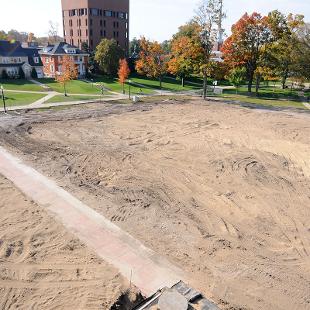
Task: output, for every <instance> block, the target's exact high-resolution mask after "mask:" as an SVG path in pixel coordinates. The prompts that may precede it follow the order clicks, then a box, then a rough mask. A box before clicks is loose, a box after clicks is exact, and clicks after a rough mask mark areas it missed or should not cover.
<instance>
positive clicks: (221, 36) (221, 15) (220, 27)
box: [217, 0, 226, 51]
mask: <svg viewBox="0 0 310 310" xmlns="http://www.w3.org/2000/svg"><path fill="white" fill-rule="evenodd" d="M223 6H224V5H223V0H219V16H218V25H217V26H218V51H220V49H221V47H222V45H223V43H224V29H223V19H224V18H225V17H226V14H225V13H223Z"/></svg>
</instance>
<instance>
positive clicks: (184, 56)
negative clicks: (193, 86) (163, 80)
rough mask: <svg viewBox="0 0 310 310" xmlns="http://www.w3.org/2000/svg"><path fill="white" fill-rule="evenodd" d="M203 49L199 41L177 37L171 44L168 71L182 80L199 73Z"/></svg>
mask: <svg viewBox="0 0 310 310" xmlns="http://www.w3.org/2000/svg"><path fill="white" fill-rule="evenodd" d="M202 57H203V49H202V47H201V45H200V44H199V42H197V40H194V39H193V38H190V37H188V36H176V37H175V38H174V39H173V40H172V43H171V59H170V60H169V62H168V71H169V72H170V73H171V74H173V75H176V76H177V77H178V78H180V79H181V80H182V86H183V87H184V85H185V82H184V79H185V78H186V77H188V76H190V75H191V74H192V73H195V72H197V71H199V64H200V60H201V58H202Z"/></svg>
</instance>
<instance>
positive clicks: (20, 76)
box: [18, 67, 25, 80]
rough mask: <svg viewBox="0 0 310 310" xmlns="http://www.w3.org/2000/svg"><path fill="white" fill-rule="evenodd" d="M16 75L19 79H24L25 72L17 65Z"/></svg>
mask: <svg viewBox="0 0 310 310" xmlns="http://www.w3.org/2000/svg"><path fill="white" fill-rule="evenodd" d="M18 76H19V78H20V79H21V80H24V79H25V72H24V70H23V68H22V67H19V71H18Z"/></svg>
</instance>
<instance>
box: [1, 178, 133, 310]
mask: <svg viewBox="0 0 310 310" xmlns="http://www.w3.org/2000/svg"><path fill="white" fill-rule="evenodd" d="M0 193H1V195H0V214H1V217H0V309H2V310H6V309H17V308H18V309H49V310H50V309H109V308H110V306H111V305H112V304H113V303H114V302H115V301H116V300H117V298H118V297H119V296H120V295H121V292H122V291H124V290H125V287H126V285H128V284H127V283H126V282H125V281H124V279H123V278H122V277H121V276H120V275H119V274H118V272H117V270H115V269H114V268H113V267H111V266H109V265H108V264H106V263H104V262H103V261H102V260H100V259H99V258H97V257H96V255H94V254H93V253H92V252H91V251H90V250H88V249H87V248H86V247H85V246H84V245H83V244H81V242H79V241H78V240H77V239H76V238H74V237H73V236H72V235H70V234H69V233H67V232H66V230H65V228H64V227H63V226H61V225H60V224H58V223H57V222H56V221H55V220H54V219H53V218H52V217H51V216H50V215H48V214H47V213H46V212H45V211H44V210H42V208H40V207H38V206H37V205H35V204H34V203H33V202H31V201H29V200H28V199H27V198H26V197H25V196H24V195H23V194H22V193H20V192H19V191H18V190H16V189H15V188H14V187H13V185H12V184H11V183H10V182H9V181H8V180H6V179H4V178H3V177H2V176H0Z"/></svg>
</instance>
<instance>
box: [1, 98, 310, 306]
mask: <svg viewBox="0 0 310 310" xmlns="http://www.w3.org/2000/svg"><path fill="white" fill-rule="evenodd" d="M309 120H310V117H309V114H306V113H300V114H297V113H292V112H289V113H284V112H270V111H264V110H259V111H258V110H251V109H245V108H239V107H234V106H228V105H224V104H220V103H214V104H209V105H208V104H205V103H200V102H196V103H191V102H188V103H184V104H173V105H170V104H169V105H165V104H159V105H144V104H141V105H136V106H124V105H123V106H121V105H115V106H104V107H103V106H99V105H97V106H91V107H88V108H87V109H86V110H85V109H84V108H75V109H72V110H68V111H58V112H54V113H52V112H49V113H48V114H37V113H32V114H31V113H30V114H29V113H28V114H27V116H20V117H19V119H18V122H23V123H24V124H23V125H22V126H19V127H17V126H16V124H17V119H14V120H11V119H9V120H7V121H4V122H2V125H1V126H2V127H3V128H4V130H5V131H8V132H9V133H8V134H3V135H2V134H1V135H0V139H2V143H3V144H5V145H6V146H7V147H10V148H11V150H13V151H14V150H15V151H16V152H19V154H20V155H21V156H22V155H23V156H24V159H25V160H28V161H29V162H30V163H31V164H32V165H34V166H35V167H36V168H37V169H39V170H41V171H42V172H43V173H44V174H46V175H48V176H51V177H52V178H54V179H55V180H56V181H57V182H58V183H59V184H61V185H62V186H64V187H65V188H66V189H67V190H69V191H70V192H71V193H72V194H74V195H76V196H77V197H78V198H79V199H81V200H82V201H84V202H85V203H87V204H88V205H89V206H91V207H93V208H94V209H96V210H97V211H98V212H100V213H102V214H103V215H105V216H106V217H107V218H109V219H110V220H111V221H113V222H115V223H116V224H117V225H119V226H121V227H122V228H123V229H125V230H126V231H128V232H129V233H131V234H132V235H133V236H134V237H136V238H137V239H140V240H141V241H143V242H144V243H145V245H146V246H148V247H150V248H152V249H153V250H155V251H156V252H158V253H161V254H162V255H164V256H166V257H167V258H168V259H169V260H171V261H172V262H173V263H174V264H176V265H179V266H181V267H182V268H183V269H184V270H185V271H186V272H187V273H189V274H191V276H192V282H191V283H190V284H191V285H192V286H193V287H196V288H197V289H198V290H200V291H202V292H203V293H204V295H206V297H209V298H210V299H212V300H214V301H215V302H217V303H218V304H221V305H222V307H223V308H224V309H275V310H277V309H286V308H289V309H308V308H309V305H310V300H309V282H310V276H309V275H310V261H309V255H310V231H309V218H310V209H309V205H310V157H309V154H310V136H309V132H310V125H309V124H310V122H309ZM6 122H7V123H6ZM6 124H9V125H6ZM29 126H31V127H32V129H31V131H30V132H29V130H28V131H27V128H29ZM19 248H20V245H19V244H14V247H12V253H13V252H14V253H15V251H17V252H18V249H19ZM15 249H16V250H15ZM10 251H11V250H10ZM10 251H9V252H8V253H10ZM14 255H15V254H14Z"/></svg>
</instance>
